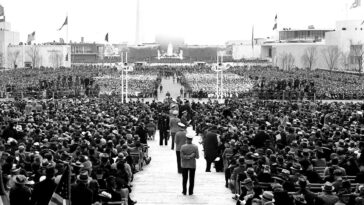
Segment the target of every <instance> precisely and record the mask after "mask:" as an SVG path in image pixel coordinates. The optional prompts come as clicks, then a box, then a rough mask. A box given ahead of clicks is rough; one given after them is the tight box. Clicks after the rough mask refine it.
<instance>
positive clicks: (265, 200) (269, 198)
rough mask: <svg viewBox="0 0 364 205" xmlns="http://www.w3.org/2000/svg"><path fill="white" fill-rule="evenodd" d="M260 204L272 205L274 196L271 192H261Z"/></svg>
mask: <svg viewBox="0 0 364 205" xmlns="http://www.w3.org/2000/svg"><path fill="white" fill-rule="evenodd" d="M262 204H264V205H273V204H274V195H273V193H272V192H271V191H264V192H263V195H262Z"/></svg>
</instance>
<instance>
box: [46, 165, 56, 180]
mask: <svg viewBox="0 0 364 205" xmlns="http://www.w3.org/2000/svg"><path fill="white" fill-rule="evenodd" d="M55 173H56V170H55V168H54V167H47V168H46V171H45V174H46V178H47V179H52V178H53V177H54V175H55Z"/></svg>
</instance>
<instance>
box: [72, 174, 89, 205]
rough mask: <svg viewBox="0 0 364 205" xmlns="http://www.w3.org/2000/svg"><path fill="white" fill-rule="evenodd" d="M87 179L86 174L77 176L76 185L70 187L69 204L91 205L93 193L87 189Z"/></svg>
mask: <svg viewBox="0 0 364 205" xmlns="http://www.w3.org/2000/svg"><path fill="white" fill-rule="evenodd" d="M88 182H89V177H88V174H87V172H82V173H81V174H80V175H78V176H77V184H74V185H72V187H71V203H72V204H77V205H91V204H92V201H93V200H92V196H93V193H92V191H91V189H89V188H88V187H87V184H88Z"/></svg>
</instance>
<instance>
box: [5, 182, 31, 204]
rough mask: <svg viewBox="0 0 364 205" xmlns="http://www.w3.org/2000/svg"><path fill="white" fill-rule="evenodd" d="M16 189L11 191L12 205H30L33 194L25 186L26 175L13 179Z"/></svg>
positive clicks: (13, 188)
mask: <svg viewBox="0 0 364 205" xmlns="http://www.w3.org/2000/svg"><path fill="white" fill-rule="evenodd" d="M13 181H14V187H12V188H11V189H10V193H9V198H10V205H29V204H30V197H31V192H30V190H29V189H28V188H27V187H26V186H25V184H26V183H27V178H26V177H25V176H24V175H15V176H14V177H13Z"/></svg>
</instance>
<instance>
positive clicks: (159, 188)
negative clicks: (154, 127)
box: [131, 128, 236, 205]
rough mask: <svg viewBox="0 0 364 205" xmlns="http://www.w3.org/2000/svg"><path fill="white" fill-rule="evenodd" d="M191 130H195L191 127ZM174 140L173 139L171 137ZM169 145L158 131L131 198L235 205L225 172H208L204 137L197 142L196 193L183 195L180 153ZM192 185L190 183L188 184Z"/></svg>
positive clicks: (151, 204)
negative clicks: (179, 163)
mask: <svg viewBox="0 0 364 205" xmlns="http://www.w3.org/2000/svg"><path fill="white" fill-rule="evenodd" d="M188 132H193V131H192V129H191V128H189V129H188ZM170 141H171V140H170ZM170 141H169V142H168V143H169V144H168V146H159V135H158V132H157V136H156V139H155V140H154V141H148V144H149V146H150V149H149V154H150V156H151V157H152V161H151V163H150V164H149V165H147V166H146V167H144V168H143V169H144V170H143V171H141V172H139V173H137V174H136V175H135V177H134V182H133V192H132V193H131V195H132V196H131V197H132V199H133V200H137V201H138V204H141V205H144V204H146V205H157V204H164V205H167V204H169V205H175V204H184V205H189V204H190V205H192V204H200V205H201V204H212V205H214V204H216V205H221V204H224V205H233V204H235V203H236V202H235V201H234V200H233V199H232V198H231V197H232V196H233V195H232V194H231V192H230V191H229V190H228V189H226V188H225V180H224V174H223V173H221V172H220V173H216V172H214V171H213V170H214V169H212V172H209V173H206V172H205V165H206V164H205V160H204V159H203V152H202V147H201V145H200V144H199V143H198V142H199V141H200V137H197V136H196V137H195V138H194V140H193V143H194V144H198V145H199V151H200V159H198V160H197V169H196V177H195V188H194V195H193V196H189V195H186V196H184V195H182V175H181V174H178V173H177V164H176V154H175V151H173V150H171V145H170ZM187 186H188V184H187Z"/></svg>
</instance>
